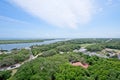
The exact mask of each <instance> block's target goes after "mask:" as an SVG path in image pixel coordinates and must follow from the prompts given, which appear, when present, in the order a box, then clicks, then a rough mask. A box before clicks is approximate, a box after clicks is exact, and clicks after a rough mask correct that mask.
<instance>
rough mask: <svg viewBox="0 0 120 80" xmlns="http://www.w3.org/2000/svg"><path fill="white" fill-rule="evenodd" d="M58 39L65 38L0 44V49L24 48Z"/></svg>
mask: <svg viewBox="0 0 120 80" xmlns="http://www.w3.org/2000/svg"><path fill="white" fill-rule="evenodd" d="M58 41H65V39H55V40H49V41H43V42H33V43H17V44H16V43H15V44H0V49H2V50H11V49H14V48H17V49H21V48H25V47H30V46H32V45H43V44H50V43H55V42H58Z"/></svg>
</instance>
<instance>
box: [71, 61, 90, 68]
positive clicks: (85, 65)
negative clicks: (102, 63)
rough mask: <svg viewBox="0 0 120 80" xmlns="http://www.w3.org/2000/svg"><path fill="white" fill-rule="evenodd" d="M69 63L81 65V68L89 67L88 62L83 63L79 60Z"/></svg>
mask: <svg viewBox="0 0 120 80" xmlns="http://www.w3.org/2000/svg"><path fill="white" fill-rule="evenodd" d="M71 65H72V66H80V67H83V68H85V69H87V68H88V67H89V65H88V64H86V63H85V64H83V63H81V62H73V63H71Z"/></svg>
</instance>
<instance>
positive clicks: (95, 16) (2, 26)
mask: <svg viewBox="0 0 120 80" xmlns="http://www.w3.org/2000/svg"><path fill="white" fill-rule="evenodd" d="M110 37H111V38H120V0H0V38H1V39H2V38H110Z"/></svg>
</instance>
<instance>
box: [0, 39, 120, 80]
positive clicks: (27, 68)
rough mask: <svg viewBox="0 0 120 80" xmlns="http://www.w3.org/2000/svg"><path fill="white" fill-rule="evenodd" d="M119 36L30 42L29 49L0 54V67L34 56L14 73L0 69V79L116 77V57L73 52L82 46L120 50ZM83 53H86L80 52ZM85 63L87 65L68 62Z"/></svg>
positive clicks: (119, 72) (118, 79)
mask: <svg viewBox="0 0 120 80" xmlns="http://www.w3.org/2000/svg"><path fill="white" fill-rule="evenodd" d="M119 45H120V39H74V40H68V41H60V42H56V43H52V44H47V45H33V46H31V52H30V50H26V49H20V50H17V49H15V50H14V49H13V50H12V51H11V53H10V54H1V55H0V67H1V68H3V67H7V66H11V65H13V64H16V63H22V62H23V61H26V60H28V59H29V56H30V55H31V54H32V55H33V56H37V55H39V54H40V55H39V56H38V57H37V58H36V59H34V60H31V61H28V62H26V63H24V64H23V65H21V66H20V67H19V68H18V69H17V72H16V73H15V74H14V75H12V74H13V71H12V70H5V71H0V80H7V79H8V80H120V67H119V66H120V60H119V59H118V58H117V57H112V58H102V57H98V56H95V55H93V56H89V55H85V54H83V52H74V50H78V51H79V49H81V48H83V47H84V48H86V49H87V51H90V52H101V53H100V54H102V50H105V49H106V48H109V49H115V50H119V49H120V46H119ZM84 53H86V52H84ZM73 62H74V63H75V62H80V63H81V64H83V65H84V64H87V65H88V68H84V67H82V66H73V65H72V63H73Z"/></svg>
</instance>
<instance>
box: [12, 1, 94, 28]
mask: <svg viewBox="0 0 120 80" xmlns="http://www.w3.org/2000/svg"><path fill="white" fill-rule="evenodd" d="M12 1H13V2H14V3H15V4H17V5H19V6H20V7H22V8H23V9H24V10H25V11H27V12H29V13H30V14H32V15H34V16H36V17H38V18H40V19H43V20H44V21H46V22H48V23H50V24H52V25H55V26H59V27H71V28H76V27H77V26H78V25H80V24H86V23H88V22H89V21H90V20H91V17H92V16H93V14H94V11H95V4H94V2H95V1H94V0H12Z"/></svg>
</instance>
